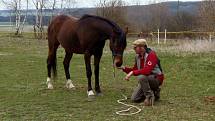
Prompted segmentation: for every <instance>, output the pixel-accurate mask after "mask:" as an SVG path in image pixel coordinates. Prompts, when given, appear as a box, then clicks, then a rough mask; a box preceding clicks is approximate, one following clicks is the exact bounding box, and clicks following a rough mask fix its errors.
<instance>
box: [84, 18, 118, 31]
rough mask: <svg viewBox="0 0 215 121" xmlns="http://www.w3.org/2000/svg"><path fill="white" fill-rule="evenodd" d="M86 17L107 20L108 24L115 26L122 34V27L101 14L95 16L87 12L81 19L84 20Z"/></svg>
mask: <svg viewBox="0 0 215 121" xmlns="http://www.w3.org/2000/svg"><path fill="white" fill-rule="evenodd" d="M86 18H95V19H100V20H103V21H105V22H107V23H108V24H110V25H111V26H112V27H114V28H115V29H116V30H117V32H119V33H120V34H121V33H122V29H121V28H120V27H119V26H118V25H117V24H116V23H115V22H113V21H111V20H108V19H106V18H102V17H100V16H94V15H88V14H85V15H84V16H82V17H81V18H80V20H83V19H86Z"/></svg>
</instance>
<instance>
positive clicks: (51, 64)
mask: <svg viewBox="0 0 215 121" xmlns="http://www.w3.org/2000/svg"><path fill="white" fill-rule="evenodd" d="M59 44H60V43H59V42H57V41H56V42H55V43H53V44H52V42H50V41H49V52H48V58H47V70H48V77H47V85H48V89H53V85H52V83H51V71H52V70H53V73H54V78H55V77H56V75H57V70H56V66H57V63H56V52H57V48H58V46H59Z"/></svg>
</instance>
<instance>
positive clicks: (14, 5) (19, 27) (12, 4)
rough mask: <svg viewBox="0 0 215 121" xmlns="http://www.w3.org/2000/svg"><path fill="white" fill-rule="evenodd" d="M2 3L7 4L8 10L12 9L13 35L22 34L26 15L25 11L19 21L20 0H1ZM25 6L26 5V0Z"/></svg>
mask: <svg viewBox="0 0 215 121" xmlns="http://www.w3.org/2000/svg"><path fill="white" fill-rule="evenodd" d="M2 2H3V4H4V5H6V6H7V8H9V9H10V10H12V11H13V13H14V16H15V35H20V34H22V31H23V28H24V25H25V22H26V17H27V11H28V10H26V11H25V12H26V14H25V16H24V19H23V21H21V14H22V13H21V12H22V4H21V3H22V2H23V1H22V0H2ZM27 6H28V0H27Z"/></svg>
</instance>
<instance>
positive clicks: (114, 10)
mask: <svg viewBox="0 0 215 121" xmlns="http://www.w3.org/2000/svg"><path fill="white" fill-rule="evenodd" d="M96 7H97V8H96V14H97V15H98V16H102V17H105V18H108V19H110V20H113V21H115V22H116V23H118V24H119V25H120V26H126V25H127V24H128V23H127V19H126V15H127V11H126V7H125V2H124V1H122V0H100V1H99V3H98V4H97V5H96Z"/></svg>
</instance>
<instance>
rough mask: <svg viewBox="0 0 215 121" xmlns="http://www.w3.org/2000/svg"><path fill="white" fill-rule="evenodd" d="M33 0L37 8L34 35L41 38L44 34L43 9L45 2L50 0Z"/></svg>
mask: <svg viewBox="0 0 215 121" xmlns="http://www.w3.org/2000/svg"><path fill="white" fill-rule="evenodd" d="M32 2H33V3H34V6H35V8H36V15H35V23H34V25H33V28H34V35H35V37H36V38H38V39H41V38H43V35H44V33H43V31H44V27H43V9H44V8H45V3H46V2H48V0H32Z"/></svg>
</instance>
